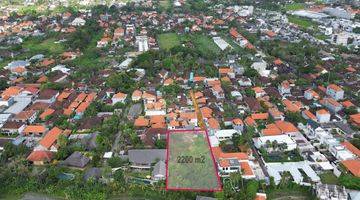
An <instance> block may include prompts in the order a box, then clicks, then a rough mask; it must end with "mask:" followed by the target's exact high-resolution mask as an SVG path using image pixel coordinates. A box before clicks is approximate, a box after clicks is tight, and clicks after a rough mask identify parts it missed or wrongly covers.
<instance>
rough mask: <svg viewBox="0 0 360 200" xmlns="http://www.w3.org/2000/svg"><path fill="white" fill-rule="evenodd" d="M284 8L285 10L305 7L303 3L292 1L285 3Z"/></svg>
mask: <svg viewBox="0 0 360 200" xmlns="http://www.w3.org/2000/svg"><path fill="white" fill-rule="evenodd" d="M284 8H285V10H286V11H291V10H302V9H304V8H305V5H304V4H303V3H292V4H287V5H285V6H284Z"/></svg>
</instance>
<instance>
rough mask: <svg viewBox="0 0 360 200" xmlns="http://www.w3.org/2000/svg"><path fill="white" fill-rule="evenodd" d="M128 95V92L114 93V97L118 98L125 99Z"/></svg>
mask: <svg viewBox="0 0 360 200" xmlns="http://www.w3.org/2000/svg"><path fill="white" fill-rule="evenodd" d="M126 97H127V94H125V93H122V92H119V93H116V94H114V96H113V97H112V98H116V99H125V98H126Z"/></svg>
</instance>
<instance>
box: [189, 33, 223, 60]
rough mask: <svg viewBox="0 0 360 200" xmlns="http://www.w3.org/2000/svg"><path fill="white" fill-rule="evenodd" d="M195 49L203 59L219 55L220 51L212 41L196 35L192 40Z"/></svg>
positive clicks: (206, 37)
mask: <svg viewBox="0 0 360 200" xmlns="http://www.w3.org/2000/svg"><path fill="white" fill-rule="evenodd" d="M192 42H193V43H194V44H195V47H196V49H197V50H198V51H200V53H201V54H202V55H203V56H204V57H212V56H217V55H220V53H221V50H220V48H219V47H218V46H217V45H216V44H215V42H214V41H213V40H212V38H210V37H208V36H205V35H196V36H194V37H193V38H192Z"/></svg>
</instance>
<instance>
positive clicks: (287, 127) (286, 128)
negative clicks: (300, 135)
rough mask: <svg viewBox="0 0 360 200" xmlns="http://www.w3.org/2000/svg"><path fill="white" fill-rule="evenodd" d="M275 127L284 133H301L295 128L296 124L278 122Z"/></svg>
mask: <svg viewBox="0 0 360 200" xmlns="http://www.w3.org/2000/svg"><path fill="white" fill-rule="evenodd" d="M275 125H276V126H277V127H278V128H279V129H280V130H281V131H282V132H283V133H292V132H299V130H298V129H297V128H296V127H295V126H294V124H292V123H290V122H286V121H276V122H275Z"/></svg>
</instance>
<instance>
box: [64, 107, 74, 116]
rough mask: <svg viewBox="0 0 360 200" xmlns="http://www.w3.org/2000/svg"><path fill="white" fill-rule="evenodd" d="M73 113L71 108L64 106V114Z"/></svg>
mask: <svg viewBox="0 0 360 200" xmlns="http://www.w3.org/2000/svg"><path fill="white" fill-rule="evenodd" d="M72 113H73V110H72V109H69V108H65V109H64V112H63V114H64V115H66V116H70V115H71V114H72Z"/></svg>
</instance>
